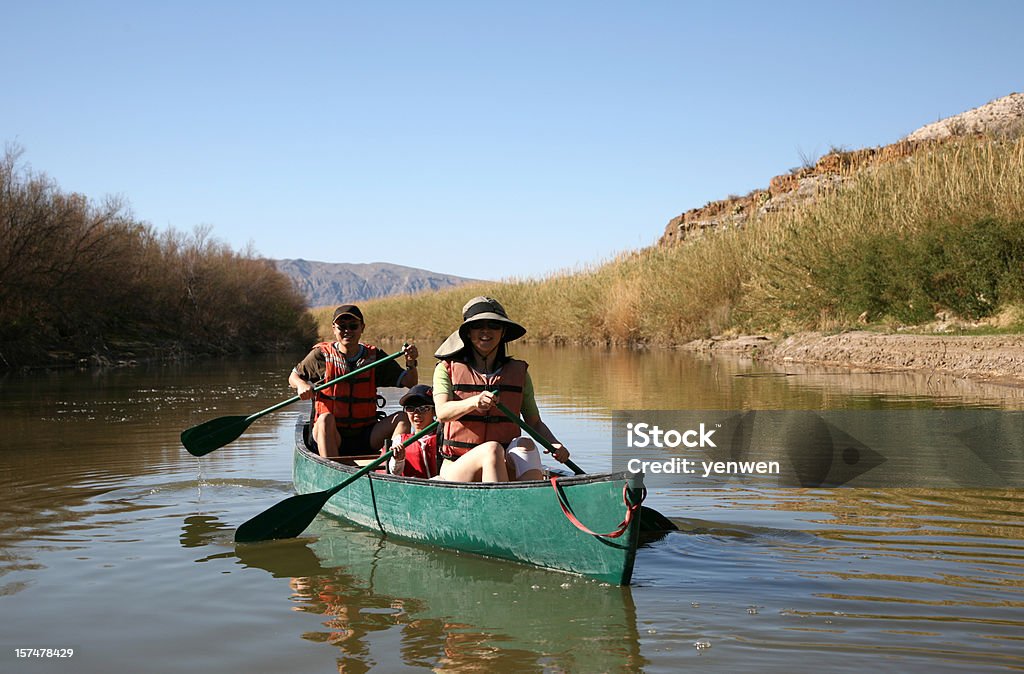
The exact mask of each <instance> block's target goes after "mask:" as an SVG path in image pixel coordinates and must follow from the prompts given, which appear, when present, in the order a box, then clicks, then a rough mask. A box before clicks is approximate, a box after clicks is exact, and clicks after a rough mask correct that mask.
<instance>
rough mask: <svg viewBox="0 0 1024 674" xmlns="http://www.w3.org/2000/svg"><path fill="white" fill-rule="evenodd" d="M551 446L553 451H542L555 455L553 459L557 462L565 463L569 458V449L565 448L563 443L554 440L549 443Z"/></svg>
mask: <svg viewBox="0 0 1024 674" xmlns="http://www.w3.org/2000/svg"><path fill="white" fill-rule="evenodd" d="M551 448H552V449H554V450H555V451H553V452H551V451H548V450H546V449H545V450H544V451H545V452H546V453H548V454H550V455H551V456H553V457H555V461H557V462H558V463H565V462H566V461H567V460H568V459H569V450H568V449H566V448H565V447H564V446H563V445H561V444H559V443H557V442H555V443H552V444H551Z"/></svg>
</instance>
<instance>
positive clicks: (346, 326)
mask: <svg viewBox="0 0 1024 674" xmlns="http://www.w3.org/2000/svg"><path fill="white" fill-rule="evenodd" d="M334 327H336V328H338V330H340V331H341V332H344V331H345V330H352V331H355V330H358V329H359V328H360V327H362V323H356V322H354V321H353V322H351V323H335V324H334Z"/></svg>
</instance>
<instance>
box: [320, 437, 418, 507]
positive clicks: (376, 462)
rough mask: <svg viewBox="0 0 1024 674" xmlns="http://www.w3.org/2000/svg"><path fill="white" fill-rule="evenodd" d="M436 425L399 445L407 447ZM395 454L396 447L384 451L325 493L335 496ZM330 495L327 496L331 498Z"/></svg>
mask: <svg viewBox="0 0 1024 674" xmlns="http://www.w3.org/2000/svg"><path fill="white" fill-rule="evenodd" d="M435 426H437V422H436V421H435V422H433V423H430V424H428V425H427V426H425V427H424V428H422V429H421V430H420V431H419V432H418V433H416V434H415V435H413V436H412V437H410V438H408V439H407V440H405V441H404V442H403V443H402V444H400V445H399V447H401V448H402V449H405V448H406V447H408V446H409V445H411V444H412V443H414V442H416V441H417V440H419V439H420V438H422V437H423V436H424V435H426V434H427V433H429V432H430V431H432V430H434V427H435ZM394 455H395V450H394V449H389V450H388V451H386V452H384V454H383V455H382V456H381V457H380V458H379V459H375V460H374V461H371V462H370V463H368V464H366V465H365V466H363V467H362V468H360V469H359V470H357V471H356V472H355V473H352V475H350V476H349V477H347V478H345V479H344V480H343V481H342V482H341V483H340V484H336V485H334V486H333V487H331V488H330V489H328V490H326V491H324V492H323V493H324V494H330V496H334V495H335V494H337V493H338V492H339V491H341V490H342V489H344V488H345V487H347V486H349V485H350V484H352V483H353V482H355V481H356V480H358V479H359V478H361V477H362V476H363V475H366V474H367V473H369V472H370V471H371V470H373V469H374V468H376V467H377V466H379V465H380V464H382V463H384V462H385V461H387V460H388V459H390V458H391V457H392V456H394ZM330 496H328V497H327V498H330Z"/></svg>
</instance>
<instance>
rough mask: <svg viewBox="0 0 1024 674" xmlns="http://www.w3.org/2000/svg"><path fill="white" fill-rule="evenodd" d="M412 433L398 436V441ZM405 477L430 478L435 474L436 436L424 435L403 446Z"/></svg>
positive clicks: (409, 436)
mask: <svg viewBox="0 0 1024 674" xmlns="http://www.w3.org/2000/svg"><path fill="white" fill-rule="evenodd" d="M412 435H413V434H412V433H405V434H403V435H401V436H399V440H400V442H405V441H406V440H408V439H409V438H411V437H412ZM402 475H404V476H406V477H422V478H426V479H429V478H432V477H434V476H435V475H437V436H436V435H426V436H424V437H422V438H420V439H419V440H417V441H416V442H414V443H412V444H411V445H409V446H408V447H406V448H405V470H404V471H402Z"/></svg>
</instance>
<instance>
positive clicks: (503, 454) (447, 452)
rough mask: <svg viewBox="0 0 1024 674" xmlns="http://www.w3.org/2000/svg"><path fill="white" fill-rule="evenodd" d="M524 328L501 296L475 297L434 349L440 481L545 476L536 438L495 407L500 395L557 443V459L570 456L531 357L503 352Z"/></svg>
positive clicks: (530, 478) (525, 418) (504, 479)
mask: <svg viewBox="0 0 1024 674" xmlns="http://www.w3.org/2000/svg"><path fill="white" fill-rule="evenodd" d="M525 334H526V328H524V327H523V326H521V325H519V324H518V323H516V322H515V321H513V320H511V319H509V317H508V314H507V313H506V312H505V308H504V307H502V306H501V304H500V303H499V302H498V301H497V300H495V299H492V298H490V297H474V298H473V299H471V300H470V301H469V302H467V303H466V306H464V307H463V308H462V325H460V326H459V329H458V330H456V331H455V332H453V333H452V334H451V335H450V336H449V337H448V339H446V340H445V341H444V343H443V344H442V345H441V346H440V347H439V348H438V350H437V352H436V353H435V354H434V356H436V357H437V358H439V359H440V360H441V362H440V363H438V364H437V367H436V368H434V407H435V409H436V412H437V419H438V421H439V422H441V423H442V424H444V430H443V435H442V440H441V448H440V453H441V455H442V456H443V457H444V462H443V463H442V464H441V468H440V474H441V479H442V480H451V481H455V482H508V481H510V480H538V479H541V478H542V477H543V470H542V468H541V461H540V453H539V452H538V450H537V448H536V445H534V443H533V441H532V440H530V439H529V438H524V437H520V429H519V426H518V425H517V424H516V423H515V422H513V421H510V420H509V419H508V418H507V417H506V416H505V415H504V414H503V413H502V412H501V410H499V409H498V407H497V403H498V401H499V400H500V401H501V402H502V403H503V404H504V405H505V407H507V408H508V409H509V410H510V411H511V412H512V413H513V414H514V415H516V416H517V417H518V416H522V418H523V421H525V422H526V424H527V425H528V426H530V427H532V428H534V429H535V430H536V431H537V432H538V433H539V434H540V435H542V436H544V437H545V438H546V439H547V440H549V441H550V442H551V443H552V445H553V446H554V448H555V452H554V457H555V458H556V459H557V460H558V461H562V462H564V461H565V460H566V459H568V458H569V451H568V450H567V449H566V448H565V447H563V446H562V445H561V444H560V443H559V442H558V440H557V439H556V438H555V436H554V435H553V434H552V433H551V430H550V429H549V428H548V427H547V425H546V424H545V423H544V422H543V421H542V420H541V418H540V411H539V410H538V409H537V401H536V398H535V396H534V392H533V382H532V380H531V379H530V375H529V373H528V372H527V371H526V368H527V364H526V362H524V361H522V360H517V359H515V358H511V357H509V356H508V354H507V353H506V349H505V345H506V344H508V343H509V342H512V341H515V340H517V339H519V338H520V337H522V336H523V335H525ZM495 390H497V391H498V393H497V394H495V393H494V391H495Z"/></svg>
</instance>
